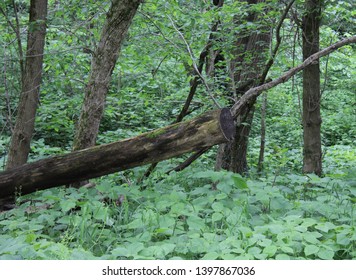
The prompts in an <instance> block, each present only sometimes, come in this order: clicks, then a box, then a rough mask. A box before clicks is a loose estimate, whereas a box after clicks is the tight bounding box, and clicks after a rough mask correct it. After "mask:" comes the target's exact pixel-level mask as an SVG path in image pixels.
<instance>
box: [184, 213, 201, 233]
mask: <svg viewBox="0 0 356 280" xmlns="http://www.w3.org/2000/svg"><path fill="white" fill-rule="evenodd" d="M187 224H188V226H189V229H190V230H199V231H200V230H202V229H203V228H204V227H205V222H204V220H203V219H201V218H199V217H196V216H189V217H188V219H187Z"/></svg>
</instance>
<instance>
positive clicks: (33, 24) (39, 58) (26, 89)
mask: <svg viewBox="0 0 356 280" xmlns="http://www.w3.org/2000/svg"><path fill="white" fill-rule="evenodd" d="M46 16H47V0H31V4H30V17H29V26H28V34H27V51H26V62H25V69H24V72H23V73H24V75H23V77H22V79H21V81H22V93H21V97H20V102H19V106H18V110H17V117H16V124H15V128H14V131H13V133H12V137H11V143H10V147H9V154H8V160H7V164H6V169H11V168H13V167H16V166H19V165H22V164H24V163H26V162H27V158H28V154H29V152H30V144H31V138H32V134H33V130H34V126H35V117H36V111H37V107H38V102H39V93H40V84H41V80H42V65H43V64H42V62H43V50H44V44H45V36H46V20H47V19H46Z"/></svg>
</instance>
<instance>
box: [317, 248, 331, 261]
mask: <svg viewBox="0 0 356 280" xmlns="http://www.w3.org/2000/svg"><path fill="white" fill-rule="evenodd" d="M318 257H319V258H321V259H323V260H332V259H333V257H334V252H333V251H332V250H328V249H324V248H321V249H320V250H319V252H318Z"/></svg>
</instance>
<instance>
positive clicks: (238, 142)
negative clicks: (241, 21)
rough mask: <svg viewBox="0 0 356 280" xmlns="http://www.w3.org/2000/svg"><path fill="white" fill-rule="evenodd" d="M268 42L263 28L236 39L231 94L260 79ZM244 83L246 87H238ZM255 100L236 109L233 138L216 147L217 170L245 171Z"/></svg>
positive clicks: (251, 1)
mask: <svg viewBox="0 0 356 280" xmlns="http://www.w3.org/2000/svg"><path fill="white" fill-rule="evenodd" d="M247 2H248V4H249V5H254V4H257V3H261V2H265V1H264V0H249V1H247ZM259 16H260V15H257V14H256V13H250V15H249V16H248V18H247V20H248V21H250V22H256V21H258V19H259ZM269 42H270V35H269V33H267V32H263V30H262V31H261V30H260V32H259V33H257V32H256V33H252V34H249V35H248V36H246V37H244V38H241V39H239V40H238V41H237V42H236V51H235V52H236V53H235V58H234V60H233V61H232V63H231V65H232V69H231V71H232V72H233V75H234V77H233V78H234V79H233V80H234V82H235V83H237V85H234V86H233V88H237V91H238V92H236V93H235V95H236V96H237V97H241V96H242V95H243V94H244V92H245V91H247V90H248V89H249V88H252V87H254V86H257V85H258V83H259V82H260V79H259V77H260V76H261V74H262V73H261V72H262V70H263V68H264V65H265V61H266V57H267V54H266V51H267V49H268V45H269ZM251 57H252V59H251ZM237 67H238V68H237ZM235 68H236V69H235ZM248 81H252V82H248ZM245 84H246V85H247V86H241V85H245ZM255 101H256V100H255V99H254V100H250V102H249V106H247V107H245V108H244V110H242V111H241V112H240V114H239V120H238V122H237V129H236V136H235V139H234V141H232V142H231V143H227V144H222V147H220V148H219V150H218V154H217V160H216V164H215V168H216V169H217V170H219V169H221V168H223V169H227V170H230V171H233V172H236V173H240V174H244V173H246V172H247V169H248V168H247V148H248V138H249V135H250V131H251V125H252V120H253V115H254V103H255Z"/></svg>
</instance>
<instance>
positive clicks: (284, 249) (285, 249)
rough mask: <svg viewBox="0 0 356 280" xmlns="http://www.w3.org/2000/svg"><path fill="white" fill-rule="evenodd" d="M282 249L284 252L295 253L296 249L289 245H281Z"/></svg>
mask: <svg viewBox="0 0 356 280" xmlns="http://www.w3.org/2000/svg"><path fill="white" fill-rule="evenodd" d="M281 250H282V251H283V252H284V253H289V254H293V253H294V251H293V249H292V248H291V247H288V246H282V247H281Z"/></svg>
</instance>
